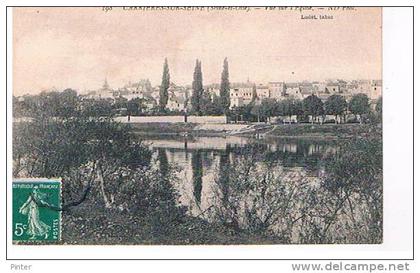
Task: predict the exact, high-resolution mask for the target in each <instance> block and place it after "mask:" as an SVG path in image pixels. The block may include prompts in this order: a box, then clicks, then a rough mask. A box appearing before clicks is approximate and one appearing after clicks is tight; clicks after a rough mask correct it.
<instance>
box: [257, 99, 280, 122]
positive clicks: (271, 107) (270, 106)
mask: <svg viewBox="0 0 420 273" xmlns="http://www.w3.org/2000/svg"><path fill="white" fill-rule="evenodd" d="M261 108H262V111H263V116H264V117H266V118H267V120H268V121H270V118H271V117H273V116H275V115H276V112H277V102H276V100H275V99H268V98H267V99H263V100H262V101H261Z"/></svg>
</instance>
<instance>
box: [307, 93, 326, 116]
mask: <svg viewBox="0 0 420 273" xmlns="http://www.w3.org/2000/svg"><path fill="white" fill-rule="evenodd" d="M303 112H304V114H305V115H310V116H311V117H312V122H313V120H314V119H315V118H317V117H319V116H321V115H324V104H323V102H322V101H321V99H320V98H318V97H317V96H316V95H310V96H309V97H306V98H305V99H304V100H303Z"/></svg>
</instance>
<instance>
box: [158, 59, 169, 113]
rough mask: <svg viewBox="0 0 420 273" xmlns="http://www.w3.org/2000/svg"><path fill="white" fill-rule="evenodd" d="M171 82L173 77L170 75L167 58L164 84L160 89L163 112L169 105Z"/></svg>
mask: <svg viewBox="0 0 420 273" xmlns="http://www.w3.org/2000/svg"><path fill="white" fill-rule="evenodd" d="M170 81H171V77H170V75H169V66H168V59H167V58H165V62H164V64H163V74H162V84H161V85H160V89H159V109H160V111H161V112H163V111H164V110H165V108H166V105H167V104H168V89H169V84H170Z"/></svg>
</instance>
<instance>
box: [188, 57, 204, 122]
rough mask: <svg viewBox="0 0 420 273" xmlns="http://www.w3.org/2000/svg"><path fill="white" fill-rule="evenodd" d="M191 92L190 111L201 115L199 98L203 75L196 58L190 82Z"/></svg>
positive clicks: (200, 96) (201, 94)
mask: <svg viewBox="0 0 420 273" xmlns="http://www.w3.org/2000/svg"><path fill="white" fill-rule="evenodd" d="M192 89H193V91H192V92H193V93H192V96H191V106H192V112H193V113H194V114H196V115H201V114H202V113H201V109H200V100H201V99H202V96H203V91H204V90H203V75H202V73H201V62H200V61H199V60H198V59H197V60H196V62H195V69H194V75H193V83H192Z"/></svg>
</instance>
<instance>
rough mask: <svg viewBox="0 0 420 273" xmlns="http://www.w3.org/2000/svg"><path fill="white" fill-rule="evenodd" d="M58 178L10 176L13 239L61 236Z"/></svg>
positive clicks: (49, 239)
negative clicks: (11, 185)
mask: <svg viewBox="0 0 420 273" xmlns="http://www.w3.org/2000/svg"><path fill="white" fill-rule="evenodd" d="M60 207H61V179H15V180H13V241H16V242H17V241H46V242H53V241H59V240H60V239H61V210H60Z"/></svg>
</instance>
